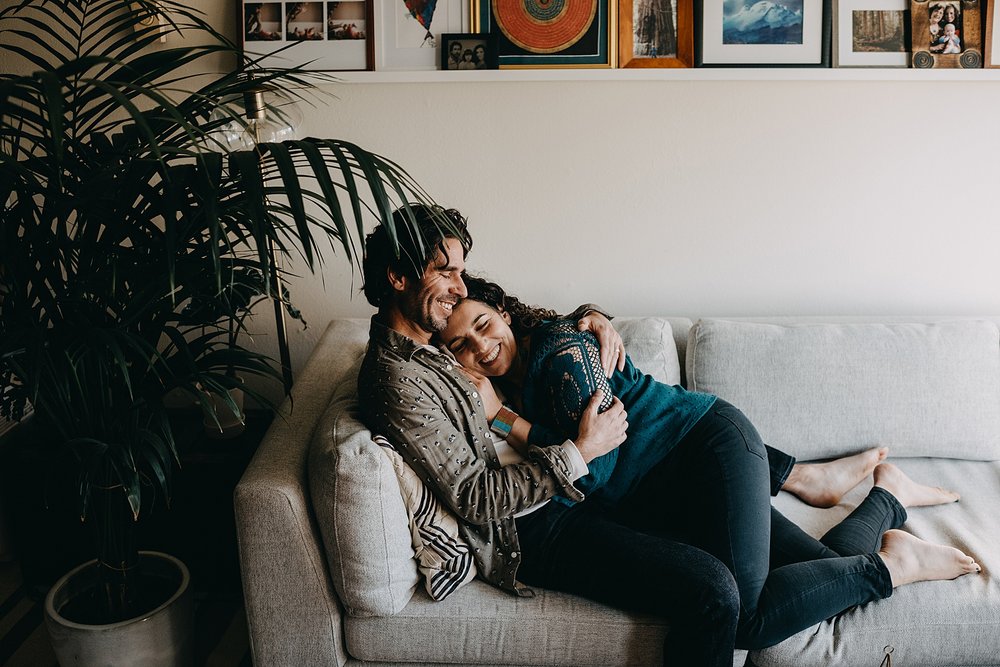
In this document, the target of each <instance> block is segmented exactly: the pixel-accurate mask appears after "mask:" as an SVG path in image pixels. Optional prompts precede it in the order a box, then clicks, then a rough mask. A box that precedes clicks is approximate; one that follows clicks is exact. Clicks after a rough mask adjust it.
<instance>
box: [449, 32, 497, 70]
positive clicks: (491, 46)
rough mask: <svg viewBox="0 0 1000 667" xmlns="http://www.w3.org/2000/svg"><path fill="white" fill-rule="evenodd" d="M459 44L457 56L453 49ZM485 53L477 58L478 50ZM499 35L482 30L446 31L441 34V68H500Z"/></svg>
mask: <svg viewBox="0 0 1000 667" xmlns="http://www.w3.org/2000/svg"><path fill="white" fill-rule="evenodd" d="M455 46H458V53H457V58H456V57H455V56H454V55H453V54H452V50H453V49H454V47H455ZM480 47H482V48H483V49H484V50H485V54H484V55H483V56H482V57H481V58H479V59H477V58H476V57H475V54H476V50H477V49H479V48H480ZM499 67H500V63H499V58H498V56H497V36H496V35H493V34H489V33H481V32H461V33H445V34H443V35H441V69H443V70H449V71H453V72H454V71H462V70H472V71H475V70H484V69H499Z"/></svg>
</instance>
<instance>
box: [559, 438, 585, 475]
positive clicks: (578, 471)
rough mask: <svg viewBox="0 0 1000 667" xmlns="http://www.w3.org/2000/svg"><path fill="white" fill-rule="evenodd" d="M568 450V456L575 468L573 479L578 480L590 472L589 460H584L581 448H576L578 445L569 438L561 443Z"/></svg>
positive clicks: (565, 450)
mask: <svg viewBox="0 0 1000 667" xmlns="http://www.w3.org/2000/svg"><path fill="white" fill-rule="evenodd" d="M559 446H560V447H562V448H563V451H564V452H566V457H567V458H568V459H569V461H570V465H571V466H572V468H573V480H572V481H574V482H575V481H576V480H578V479H580V478H581V477H583V476H585V475H587V474H589V473H590V468H588V467H587V462H586V461H584V460H583V454H581V453H580V450H579V449H577V448H576V445H575V444H574V443H573V441H572V440H567V441H566V442H564V443H563V444H561V445H559Z"/></svg>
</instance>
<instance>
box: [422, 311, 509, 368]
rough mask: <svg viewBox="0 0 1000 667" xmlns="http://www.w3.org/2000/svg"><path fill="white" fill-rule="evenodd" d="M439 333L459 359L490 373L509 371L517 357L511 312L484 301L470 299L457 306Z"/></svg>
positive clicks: (466, 365) (468, 366) (469, 366)
mask: <svg viewBox="0 0 1000 667" xmlns="http://www.w3.org/2000/svg"><path fill="white" fill-rule="evenodd" d="M438 335H439V336H440V338H441V340H442V341H443V342H444V344H445V346H446V347H447V348H448V349H449V350H451V353H452V354H454V355H455V358H456V359H457V360H458V363H460V364H462V366H464V367H465V368H468V369H469V370H472V371H475V372H477V373H480V374H482V375H485V376H487V377H500V376H502V375H504V374H506V373H507V371H509V370H510V368H511V366H513V364H514V360H515V359H516V358H517V341H516V340H515V339H514V332H513V331H512V330H511V328H510V315H508V314H507V313H498V312H497V311H496V310H494V309H493V308H491V307H489V306H487V305H486V304H485V303H482V302H480V301H473V300H472V299H466V300H464V301H462V302H461V303H459V304H458V305H457V306H455V309H454V310H453V311H452V313H451V317H449V318H448V324H447V326H445V328H444V329H443V330H442V331H441V333H440V334H438Z"/></svg>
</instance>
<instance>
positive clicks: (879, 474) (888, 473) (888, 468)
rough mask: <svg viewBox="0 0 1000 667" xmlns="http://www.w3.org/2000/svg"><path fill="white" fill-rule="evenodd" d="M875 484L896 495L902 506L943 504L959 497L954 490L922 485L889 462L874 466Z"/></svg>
mask: <svg viewBox="0 0 1000 667" xmlns="http://www.w3.org/2000/svg"><path fill="white" fill-rule="evenodd" d="M874 477H875V486H881V487H882V488H884V489H885V490H886V491H888V492H889V493H891V494H892V495H894V496H896V500H898V501H899V503H900V504H901V505H902V506H903V507H926V506H928V505H943V504H945V503H953V502H955V501H956V500H958V499H959V495H958V494H957V493H955V492H954V491H949V490H948V489H943V488H941V487H940V486H924V485H923V484H918V483H917V482H914V481H913V480H912V479H910V478H909V477H907V476H906V473H904V472H903V471H902V470H900V469H899V468H897V467H896V466H894V465H893V464H891V463H880V464H879V465H878V466H876V467H875V472H874Z"/></svg>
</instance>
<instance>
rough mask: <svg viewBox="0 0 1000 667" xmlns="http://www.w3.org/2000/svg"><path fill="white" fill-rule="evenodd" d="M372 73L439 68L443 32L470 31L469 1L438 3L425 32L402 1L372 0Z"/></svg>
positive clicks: (441, 0) (440, 1) (457, 0)
mask: <svg viewBox="0 0 1000 667" xmlns="http://www.w3.org/2000/svg"><path fill="white" fill-rule="evenodd" d="M375 26H376V30H375V70H376V71H383V72H385V71H404V72H405V71H420V70H435V69H438V68H439V65H440V60H441V58H440V55H439V54H440V50H439V49H440V43H441V35H442V34H443V33H467V32H469V31H470V12H469V0H438V1H437V5H436V8H435V10H434V16H433V20H432V21H431V26H430V31H429V32H430V33H431V34H432V35H433V37H432V39H426V37H427V33H428V30H427V29H426V28H424V27H423V26H422V25H421V24H420V22H419V21H418V20H417V19H416V18H414V17H413V16H412V15H411V14H410V12H409V10H408V9H407V8H406V4H405V3H404V1H403V0H375Z"/></svg>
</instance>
